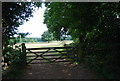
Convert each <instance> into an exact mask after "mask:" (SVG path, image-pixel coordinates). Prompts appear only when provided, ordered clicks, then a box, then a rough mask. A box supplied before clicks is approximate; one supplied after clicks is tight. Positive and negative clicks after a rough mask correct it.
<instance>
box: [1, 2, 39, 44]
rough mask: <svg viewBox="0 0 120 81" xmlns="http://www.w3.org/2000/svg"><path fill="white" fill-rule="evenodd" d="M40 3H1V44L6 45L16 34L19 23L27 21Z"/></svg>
mask: <svg viewBox="0 0 120 81" xmlns="http://www.w3.org/2000/svg"><path fill="white" fill-rule="evenodd" d="M40 5H41V3H38V2H3V3H2V26H3V34H2V35H3V36H2V37H3V38H2V39H3V41H2V42H3V43H2V44H3V46H7V41H8V40H9V39H10V38H11V37H13V36H14V35H15V34H17V29H18V27H19V25H22V24H23V23H24V22H25V21H28V20H29V18H30V17H32V16H33V15H32V12H33V11H34V10H35V8H36V7H40ZM34 7H35V8H34Z"/></svg>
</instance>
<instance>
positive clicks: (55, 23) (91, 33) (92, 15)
mask: <svg viewBox="0 0 120 81" xmlns="http://www.w3.org/2000/svg"><path fill="white" fill-rule="evenodd" d="M46 6H47V9H46V11H45V14H44V17H45V20H44V23H45V24H47V27H48V30H49V31H51V32H53V34H54V35H55V37H56V38H60V36H62V35H61V34H62V33H61V30H62V29H63V30H62V31H64V32H66V34H70V35H71V36H72V38H73V39H74V40H77V39H78V43H79V44H78V45H79V50H80V49H81V48H82V47H83V45H84V43H85V42H86V39H88V38H90V37H94V38H93V39H92V38H91V40H94V39H96V38H97V36H98V35H100V34H101V33H103V32H104V34H105V30H107V29H106V27H105V26H108V25H107V21H108V20H107V19H109V18H110V17H114V18H116V15H118V3H66V2H64V3H59V2H58V3H54V2H53V3H47V4H46ZM108 24H110V22H109V23H108ZM111 28H112V27H111ZM80 54H82V53H80Z"/></svg>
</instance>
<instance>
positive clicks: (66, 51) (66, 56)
mask: <svg viewBox="0 0 120 81" xmlns="http://www.w3.org/2000/svg"><path fill="white" fill-rule="evenodd" d="M26 56H27V63H28V64H29V63H30V64H39V63H48V62H49V63H50V62H52V63H53V62H54V63H56V62H70V61H75V60H76V59H75V58H76V57H77V48H76V47H43V48H26ZM73 59H74V60H73Z"/></svg>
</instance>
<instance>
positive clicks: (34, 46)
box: [25, 41, 73, 48]
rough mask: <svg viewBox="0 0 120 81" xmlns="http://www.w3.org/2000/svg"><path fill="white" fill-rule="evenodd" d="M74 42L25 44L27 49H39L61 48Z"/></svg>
mask: <svg viewBox="0 0 120 81" xmlns="http://www.w3.org/2000/svg"><path fill="white" fill-rule="evenodd" d="M72 42H73V41H52V42H49V43H48V42H38V43H25V46H26V48H39V47H61V46H63V45H64V44H70V43H72Z"/></svg>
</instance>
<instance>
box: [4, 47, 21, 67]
mask: <svg viewBox="0 0 120 81" xmlns="http://www.w3.org/2000/svg"><path fill="white" fill-rule="evenodd" d="M20 55H21V52H20V50H16V49H13V48H12V47H10V46H9V47H6V48H5V49H4V50H3V56H4V59H5V60H4V61H5V63H8V64H14V65H17V64H19V63H20V62H21V59H20Z"/></svg>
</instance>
